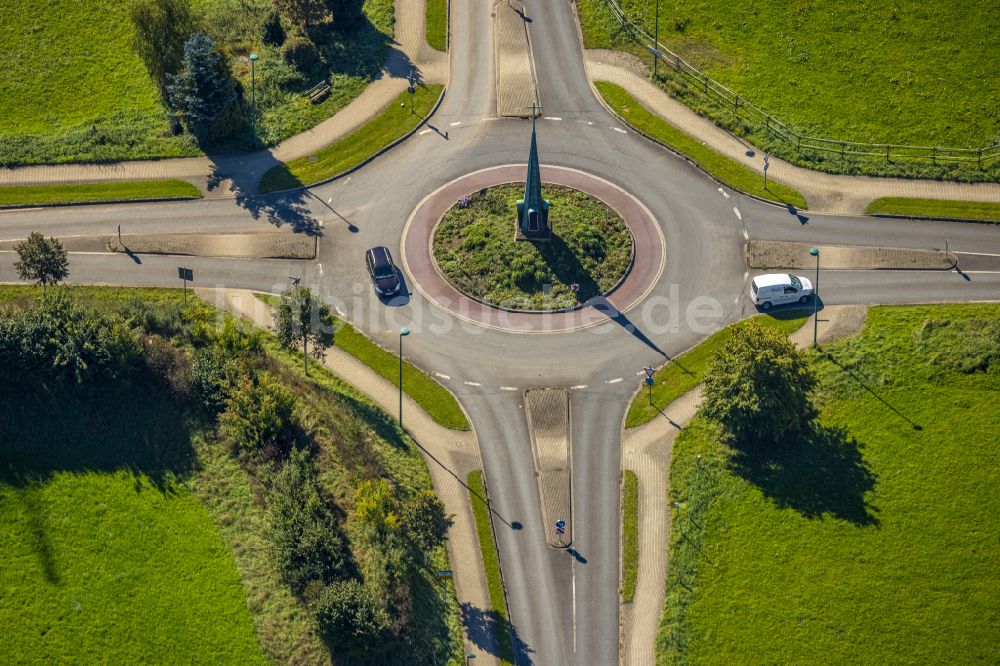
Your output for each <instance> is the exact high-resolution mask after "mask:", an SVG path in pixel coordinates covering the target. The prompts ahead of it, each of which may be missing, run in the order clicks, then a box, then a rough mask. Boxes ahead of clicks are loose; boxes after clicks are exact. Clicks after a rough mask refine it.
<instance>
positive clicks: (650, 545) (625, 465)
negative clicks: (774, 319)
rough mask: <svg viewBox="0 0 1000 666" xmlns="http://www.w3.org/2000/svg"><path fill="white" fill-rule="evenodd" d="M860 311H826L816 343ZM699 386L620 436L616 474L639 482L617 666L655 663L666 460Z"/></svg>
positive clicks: (664, 550) (857, 324)
mask: <svg viewBox="0 0 1000 666" xmlns="http://www.w3.org/2000/svg"><path fill="white" fill-rule="evenodd" d="M867 313H868V309H867V307H866V306H864V305H830V306H827V307H826V308H824V309H823V311H822V312H821V313H820V318H819V328H818V331H819V332H818V340H819V341H820V343H823V342H829V341H831V340H836V339H840V338H843V337H847V336H849V335H853V334H854V333H857V332H858V331H860V330H861V328H862V327H863V326H864V323H865V320H866V318H867ZM812 336H813V326H812V320H811V319H810V320H808V321H806V323H805V325H803V326H802V327H801V328H799V329H798V330H796V331H795V332H793V333H792V334H791V335H789V336H788V338H789V340H791V341H792V342H793V343H794V344H795V346H796V347H798V348H799V349H805V348H808V347H809V346H811V345H812ZM701 400H702V386H701V385H699V386H696V387H695V388H693V389H691V390H690V391H688V392H687V393H685V394H684V395H682V396H680V397H679V398H677V399H676V400H674V401H673V402H671V403H670V404H669V405H667V406H666V407H665V408H664V409H663V411H662V412H661V414H660V416H659V417H657V418H655V419H653V420H652V421H650V422H649V423H647V424H645V425H642V426H639V427H637V428H629V429H628V430H626V431H625V432H624V433H623V435H622V469H630V470H632V471H634V472H635V473H636V476H637V477H638V479H639V571H638V578H637V580H636V586H635V596H634V597H633V599H632V603H631V604H623V605H622V612H621V622H622V627H621V631H622V651H621V663H622V664H625V665H626V666H631V665H634V666H645V665H646V664H652V663H655V661H656V655H655V646H656V632H657V629H658V628H659V626H660V615H661V614H662V613H663V602H664V595H665V594H666V576H667V566H668V564H669V561H668V554H669V547H670V519H671V512H670V500H669V497H668V495H667V493H668V491H669V489H670V483H669V474H670V455H671V452H672V451H673V445H674V439H676V437H677V433H678V432H680V431H681V429H682V428H683V427H684V426H686V425H687V424H688V423H689V422H690V421H691V419H692V418H694V415H695V413H696V412H697V411H698V407H699V406H700V405H701Z"/></svg>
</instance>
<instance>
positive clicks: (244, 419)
mask: <svg viewBox="0 0 1000 666" xmlns="http://www.w3.org/2000/svg"><path fill="white" fill-rule="evenodd" d="M294 411H295V397H294V396H293V395H292V394H291V393H289V392H288V390H287V389H285V388H284V387H283V386H281V384H279V383H278V382H277V380H275V379H273V378H272V377H271V376H270V375H268V374H267V373H263V374H260V375H258V376H248V377H243V378H242V380H241V381H240V383H239V384H237V385H236V386H235V387H233V389H232V390H231V391H230V393H229V396H228V397H227V398H226V409H225V411H224V412H222V414H221V415H220V416H219V424H220V425H221V426H222V431H223V433H224V434H225V435H226V437H227V438H228V439H229V441H230V442H231V443H232V444H233V446H235V447H236V448H237V449H240V450H242V451H245V452H247V453H250V454H254V455H262V456H263V457H264V458H266V459H273V458H277V457H280V455H281V454H282V453H284V452H287V451H288V449H289V448H290V447H291V444H292V441H293V440H294V438H295V424H294V420H293V413H294Z"/></svg>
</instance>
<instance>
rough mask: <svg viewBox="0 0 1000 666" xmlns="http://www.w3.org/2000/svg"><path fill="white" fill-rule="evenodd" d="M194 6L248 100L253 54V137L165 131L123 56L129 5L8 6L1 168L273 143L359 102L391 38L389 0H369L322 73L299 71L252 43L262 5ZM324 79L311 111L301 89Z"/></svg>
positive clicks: (143, 81)
mask: <svg viewBox="0 0 1000 666" xmlns="http://www.w3.org/2000/svg"><path fill="white" fill-rule="evenodd" d="M191 5H192V9H193V11H194V13H195V15H196V16H197V18H198V21H199V24H200V26H201V29H202V30H204V31H205V32H207V33H208V34H209V35H211V36H212V37H213V38H214V39H215V41H216V43H217V45H218V46H219V47H220V50H222V51H223V52H224V53H225V54H226V55H227V57H228V58H229V61H230V65H231V69H232V71H233V75H234V76H235V77H236V78H237V79H238V80H239V81H240V82H241V83H242V84H243V86H244V87H245V89H246V95H247V98H248V99H249V96H250V83H251V76H250V66H249V61H248V60H247V59H246V57H247V56H248V55H249V54H250V53H251V52H254V51H257V52H260V53H261V61H260V62H259V63H258V67H257V72H256V74H257V82H256V83H257V102H258V105H259V107H260V112H261V113H260V121H259V123H258V128H257V129H258V137H257V138H254V137H253V136H252V135H251V133H250V132H249V131H247V132H244V133H242V134H240V135H238V136H235V137H233V138H231V139H229V140H227V141H225V142H221V143H220V144H219V145H218V146H199V145H198V143H197V142H196V141H195V140H194V139H193V138H192V137H191V136H190V135H189V134H187V133H184V134H180V135H173V134H172V132H171V128H170V122H169V119H168V115H167V111H166V109H165V107H164V105H163V103H162V101H161V99H160V93H159V91H158V90H157V86H156V84H155V83H154V82H153V81H152V80H151V79H150V77H149V74H148V73H147V71H146V68H145V65H144V64H143V62H142V60H141V59H140V58H139V57H138V55H136V53H135V52H134V51H133V49H132V46H131V43H130V42H131V37H132V24H131V21H130V19H129V16H128V11H127V7H128V1H127V0H90V1H88V2H77V1H76V0H53V1H52V2H44V3H40V2H36V1H34V0H7V1H6V2H4V4H3V13H2V16H0V44H3V45H4V48H3V49H2V50H0V99H2V100H4V114H3V117H0V165H13V164H36V163H52V162H89V161H96V162H106V161H117V160H124V159H144V158H150V157H178V156H188V155H199V154H202V152H203V151H204V150H205V149H206V148H207V149H208V150H209V151H210V152H212V151H232V150H247V149H250V148H253V147H256V146H257V145H259V144H260V143H262V144H264V145H269V144H273V143H276V142H278V141H280V140H282V139H285V138H287V137H289V136H291V135H293V134H296V133H298V132H302V131H304V130H306V129H309V128H310V127H312V126H314V125H316V124H317V123H319V122H321V121H322V120H324V119H326V118H328V117H330V116H331V115H333V114H334V113H336V112H337V111H338V110H340V109H341V108H343V107H344V106H345V105H346V104H347V103H348V102H350V101H351V100H352V99H354V98H355V97H356V96H357V95H359V94H360V93H361V91H362V90H364V88H365V85H366V84H367V82H368V81H369V80H370V79H371V77H372V76H373V75H374V74H375V73H377V71H378V69H379V67H380V66H381V63H382V58H383V57H384V50H385V47H386V43H387V42H388V40H390V39H391V37H392V33H393V22H394V16H393V3H392V0H366V2H365V3H364V16H365V17H366V18H365V20H364V22H363V25H361V26H359V27H358V28H357V29H356V30H354V31H353V32H351V33H350V34H345V35H337V36H334V37H333V38H332V42H331V44H330V48H329V49H328V53H329V57H328V59H329V68H328V71H325V72H324V73H323V74H312V73H309V74H308V75H300V74H298V73H296V72H295V71H294V69H293V68H289V66H287V65H284V63H283V62H281V55H280V53H279V52H278V51H277V50H276V49H273V48H271V47H265V46H264V45H263V44H262V42H261V37H260V34H261V33H260V29H261V25H262V23H263V21H264V18H265V17H266V15H267V12H268V11H269V9H270V7H271V3H270V2H269V0H192V1H191ZM323 76H326V77H328V78H329V79H330V81H331V85H332V90H331V94H330V95H329V97H328V98H327V99H325V100H324V101H323V102H322V103H320V104H315V105H313V104H310V103H309V102H308V101H306V100H304V99H303V97H302V94H301V93H302V91H303V90H305V89H307V88H309V87H310V86H312V85H313V84H315V83H316V81H317V80H318V79H319V78H322V77H323ZM300 77H301V78H302V80H299V78H300ZM310 77H312V78H310Z"/></svg>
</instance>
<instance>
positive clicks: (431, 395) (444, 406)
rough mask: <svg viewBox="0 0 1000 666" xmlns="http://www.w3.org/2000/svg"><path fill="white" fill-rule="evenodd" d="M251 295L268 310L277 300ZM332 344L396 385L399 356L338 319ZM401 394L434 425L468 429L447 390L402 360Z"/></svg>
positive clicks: (465, 419)
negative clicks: (424, 413) (412, 402)
mask: <svg viewBox="0 0 1000 666" xmlns="http://www.w3.org/2000/svg"><path fill="white" fill-rule="evenodd" d="M254 295H255V296H256V297H257V298H258V299H260V300H261V301H263V302H264V303H267V304H268V305H270V306H271V307H275V306H277V304H278V301H279V300H280V298H279V297H278V296H274V295H272V294H261V293H257V292H254ZM336 327H337V333H336V336H335V342H334V344H336V345H337V347H339V348H340V349H342V350H344V351H345V352H347V353H348V354H350V355H351V356H353V357H354V358H356V359H358V360H359V361H361V362H362V363H364V364H365V365H367V366H368V367H369V368H371V369H372V370H374V371H375V372H376V373H378V375H379V376H380V377H382V378H383V379H385V380H386V381H388V382H391V383H392V385H393V386H397V387H398V386H399V357H398V356H397V355H395V354H393V353H392V352H390V351H388V350H386V349H383V348H382V347H379V346H378V345H377V344H375V343H374V342H372V341H371V340H370V339H369V338H368V337H366V336H365V335H364V334H363V333H361V332H360V331H359V330H358V329H356V328H354V327H353V326H351V325H350V324H348V323H347V322H346V321H344V320H342V319H339V318H338V319H336ZM403 392H404V393H406V395H408V396H410V397H411V398H413V400H414V401H415V402H416V403H417V404H418V405H420V406H421V407H422V408H423V409H424V411H426V412H427V413H428V414H429V415H430V417H431V418H432V419H433V420H434V422H435V423H437V424H438V425H441V426H443V427H445V428H449V429H451V430H468V429H469V420H468V419H467V418H465V412H463V411H462V408H461V407H459V405H458V401H457V400H455V397H454V396H453V395H452V394H451V392H450V391H448V389H446V388H445V387H443V386H441V385H440V384H439V383H437V382H436V381H435V380H434V379H433V378H432V377H430V376H429V375H427V374H426V373H425V372H424V371H423V370H421V369H420V368H418V367H417V366H415V365H413V364H412V363H410V362H409V361H405V360H404V361H403Z"/></svg>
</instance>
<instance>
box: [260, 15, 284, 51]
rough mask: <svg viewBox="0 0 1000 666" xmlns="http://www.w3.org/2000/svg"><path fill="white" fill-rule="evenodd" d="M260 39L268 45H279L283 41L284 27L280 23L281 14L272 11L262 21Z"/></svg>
mask: <svg viewBox="0 0 1000 666" xmlns="http://www.w3.org/2000/svg"><path fill="white" fill-rule="evenodd" d="M261 32H262V34H261V40H262V41H263V42H264V43H265V44H267V45H268V46H281V45H282V44H284V43H285V28H284V27H283V26H282V25H281V15H280V14H279V13H278V12H276V11H272V12H271V13H270V14H269V15H268V17H267V20H265V21H264V26H263V29H262V31H261Z"/></svg>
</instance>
